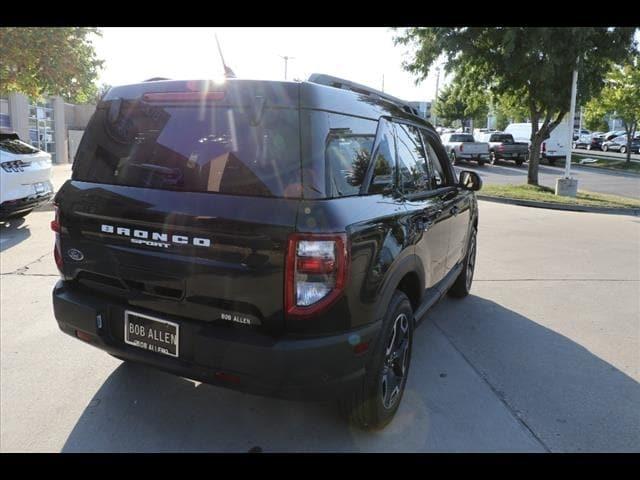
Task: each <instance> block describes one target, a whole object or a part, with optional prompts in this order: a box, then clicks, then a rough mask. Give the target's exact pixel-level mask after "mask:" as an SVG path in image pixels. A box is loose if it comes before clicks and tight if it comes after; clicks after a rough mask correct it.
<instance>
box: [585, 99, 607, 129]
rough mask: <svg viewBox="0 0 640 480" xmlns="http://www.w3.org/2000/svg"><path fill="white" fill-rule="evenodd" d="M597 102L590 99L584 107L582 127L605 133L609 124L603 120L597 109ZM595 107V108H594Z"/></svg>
mask: <svg viewBox="0 0 640 480" xmlns="http://www.w3.org/2000/svg"><path fill="white" fill-rule="evenodd" d="M597 103H598V100H597V99H595V98H592V99H591V100H590V101H589V102H588V103H587V104H586V105H585V107H584V117H583V118H584V126H585V127H586V128H588V129H589V130H591V131H595V132H606V131H608V130H609V124H608V123H607V121H606V120H605V117H604V115H602V112H601V111H600V108H597ZM594 107H596V108H594Z"/></svg>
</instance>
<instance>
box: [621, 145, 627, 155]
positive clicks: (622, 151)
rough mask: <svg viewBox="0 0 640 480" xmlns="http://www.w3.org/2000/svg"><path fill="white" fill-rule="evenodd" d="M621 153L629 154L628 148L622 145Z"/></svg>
mask: <svg viewBox="0 0 640 480" xmlns="http://www.w3.org/2000/svg"><path fill="white" fill-rule="evenodd" d="M620 153H627V147H625V146H624V145H622V146H621V147H620Z"/></svg>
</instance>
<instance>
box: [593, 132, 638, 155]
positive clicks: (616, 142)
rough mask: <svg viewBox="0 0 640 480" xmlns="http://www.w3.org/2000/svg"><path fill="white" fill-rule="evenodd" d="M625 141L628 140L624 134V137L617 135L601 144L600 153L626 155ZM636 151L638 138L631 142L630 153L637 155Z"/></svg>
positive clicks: (626, 143)
mask: <svg viewBox="0 0 640 480" xmlns="http://www.w3.org/2000/svg"><path fill="white" fill-rule="evenodd" d="M627 140H628V138H627V135H626V133H625V134H624V135H619V136H617V137H615V138H613V139H611V140H607V141H605V142H602V151H603V152H608V151H609V150H611V151H612V152H620V153H627V145H628V142H627ZM638 149H640V138H637V137H636V138H633V139H632V140H631V153H638Z"/></svg>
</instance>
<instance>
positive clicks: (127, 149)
mask: <svg viewBox="0 0 640 480" xmlns="http://www.w3.org/2000/svg"><path fill="white" fill-rule="evenodd" d="M113 102H118V100H115V101H113ZM113 102H108V103H106V104H103V105H101V108H98V110H96V113H95V114H94V117H93V118H92V120H91V122H90V124H89V126H88V128H87V131H86V132H85V135H84V136H83V139H82V142H81V144H80V147H79V149H78V153H77V155H76V158H75V162H74V174H73V178H74V180H80V181H87V182H96V183H107V184H113V185H126V186H132V187H144V188H154V189H161V190H178V191H190V192H217V193H224V194H232V195H254V196H265V197H290V196H294V197H297V196H299V195H300V191H301V189H300V184H301V168H300V134H299V119H298V110H296V109H286V108H265V109H264V113H263V115H262V118H261V121H259V122H258V123H257V124H256V121H255V120H254V119H253V118H250V113H248V112H245V110H244V109H242V108H233V107H222V106H212V105H194V106H191V105H184V106H181V105H177V106H173V105H172V106H163V105H152V104H147V103H145V102H142V101H127V102H122V104H115V105H114V104H113ZM249 110H250V109H249Z"/></svg>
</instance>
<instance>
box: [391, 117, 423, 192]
mask: <svg viewBox="0 0 640 480" xmlns="http://www.w3.org/2000/svg"><path fill="white" fill-rule="evenodd" d="M396 141H397V144H396V145H397V152H398V177H399V187H400V190H401V191H402V192H403V193H409V194H410V193H415V192H421V191H424V190H430V189H431V186H430V184H429V172H428V170H427V162H426V157H425V152H424V148H423V146H422V139H421V136H420V132H419V131H418V129H417V128H415V127H412V126H410V125H405V124H402V123H397V124H396Z"/></svg>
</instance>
